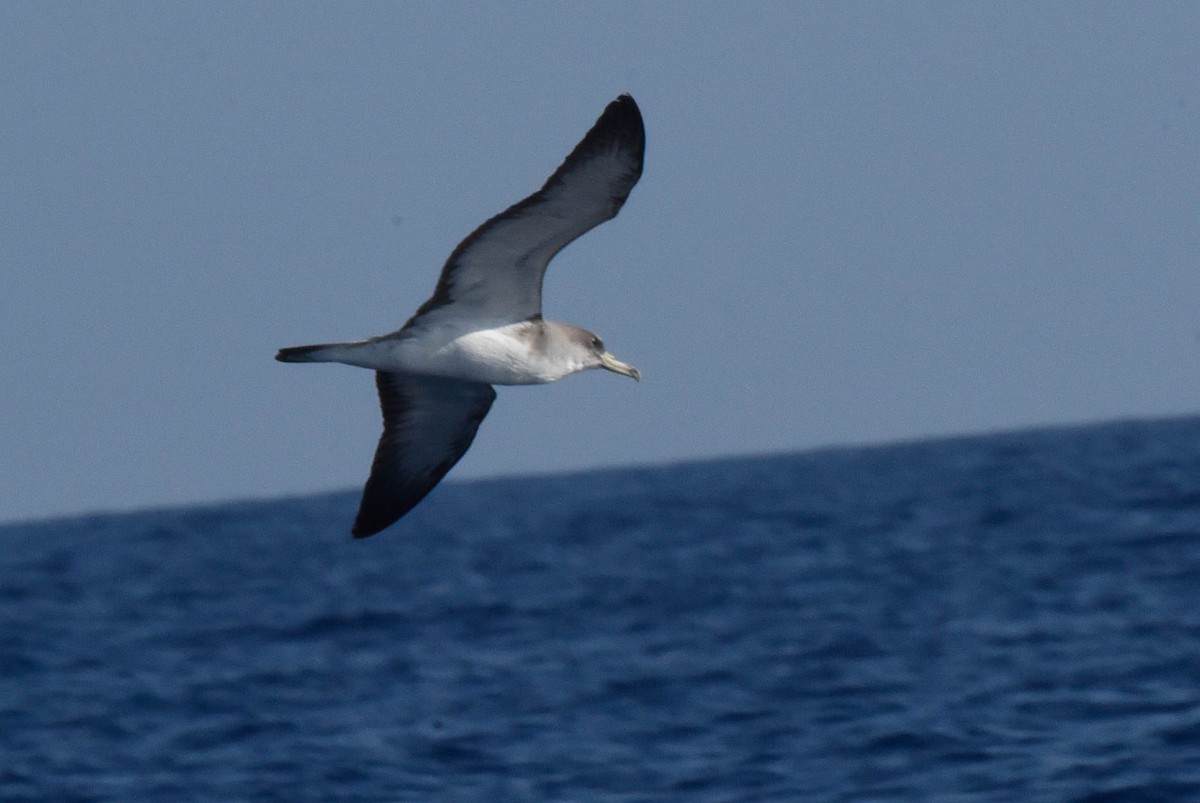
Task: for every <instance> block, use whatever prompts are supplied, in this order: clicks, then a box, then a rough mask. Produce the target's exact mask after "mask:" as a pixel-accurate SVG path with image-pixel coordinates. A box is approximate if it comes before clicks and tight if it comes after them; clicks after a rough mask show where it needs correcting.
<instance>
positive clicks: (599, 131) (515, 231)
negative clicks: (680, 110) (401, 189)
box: [409, 95, 646, 323]
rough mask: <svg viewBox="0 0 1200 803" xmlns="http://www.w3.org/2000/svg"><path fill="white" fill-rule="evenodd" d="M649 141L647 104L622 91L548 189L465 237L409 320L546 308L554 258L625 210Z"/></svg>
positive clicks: (516, 316)
mask: <svg viewBox="0 0 1200 803" xmlns="http://www.w3.org/2000/svg"><path fill="white" fill-rule="evenodd" d="M645 149H646V133H645V131H644V129H643V127H642V115H641V112H640V111H638V107H637V104H636V103H634V102H633V98H631V97H630V96H629V95H621V96H620V97H618V98H617V99H616V100H614V101H613V102H612V103H610V104H608V106H607V107H606V108H605V109H604V113H603V114H601V115H600V119H598V120H597V121H596V124H595V125H593V126H592V129H591V130H590V131H588V132H587V134H586V135H585V136H584V138H583V139H582V140H581V141H580V143H579V144H578V145H576V146H575V150H573V151H571V154H570V155H569V156H568V157H567V158H566V160H565V161H564V162H563V163H562V164H561V165H560V166H559V168H558V169H557V170H555V171H554V174H553V175H552V176H550V178H549V179H547V180H546V183H545V185H544V186H543V187H542V188H541V189H540V190H538V191H537V192H535V193H534V194H533V195H530V196H529V197H528V198H526V199H525V200H523V201H520V202H518V203H516V204H513V205H512V206H510V207H509V208H508V209H506V210H504V211H503V212H501V213H500V214H498V215H496V216H495V217H493V218H492V219H491V220H488V221H487V222H486V223H484V224H483V225H481V226H480V227H479V228H477V229H475V231H473V232H471V233H470V234H469V235H468V236H467V238H466V239H465V240H463V241H462V242H461V243H459V244H458V247H457V248H455V249H454V253H452V254H451V255H450V258H449V259H448V260H447V261H446V265H445V267H443V268H442V275H441V277H440V278H439V279H438V284H437V289H436V290H434V293H433V296H432V297H431V298H430V299H429V300H428V301H426V302H425V303H424V304H423V305H421V308H420V309H419V310H417V313H416V315H414V316H413V319H412V320H410V321H409V323H412V321H415V320H416V319H417V318H419V317H420V316H421V315H424V314H425V313H428V312H432V311H434V310H436V309H438V308H439V307H443V306H446V305H448V304H456V305H466V306H469V307H471V308H472V309H474V310H477V311H478V313H479V314H480V315H484V316H489V317H491V316H492V315H494V316H495V317H497V318H500V319H504V320H510V321H514V322H515V321H520V320H524V319H526V318H529V317H531V316H533V315H537V314H539V313H541V310H542V277H543V276H544V275H545V273H546V266H547V265H548V264H549V263H550V260H551V259H553V258H554V255H555V254H557V253H558V252H559V251H561V250H562V249H563V248H564V247H565V246H566V245H567V244H568V243H570V242H571V241H572V240H574V239H575V238H576V237H578V236H580V235H581V234H583V233H584V232H586V231H588V230H590V229H592V228H595V227H596V226H598V225H599V224H601V223H603V222H604V221H606V220H610V219H611V218H613V217H614V216H615V215H616V214H617V212H618V210H620V208H621V205H622V204H624V203H625V199H626V198H627V197H628V196H629V192H630V190H632V189H633V185H634V184H636V183H637V180H638V177H640V176H641V174H642V157H643V154H644V153H645Z"/></svg>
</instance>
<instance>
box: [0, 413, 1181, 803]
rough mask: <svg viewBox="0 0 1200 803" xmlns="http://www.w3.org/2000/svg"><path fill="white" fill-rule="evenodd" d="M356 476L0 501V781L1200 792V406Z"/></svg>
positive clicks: (900, 793) (41, 788) (118, 786)
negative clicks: (406, 490)
mask: <svg viewBox="0 0 1200 803" xmlns="http://www.w3.org/2000/svg"><path fill="white" fill-rule="evenodd" d="M250 491H252V489H248V492H250ZM356 504H357V492H346V493H337V494H330V495H323V496H314V497H307V498H296V499H284V500H278V501H270V502H253V503H233V504H220V505H211V506H206V507H194V508H187V509H172V510H154V511H147V512H139V513H131V514H122V515H96V516H84V517H80V518H72V519H62V520H54V521H40V522H31V523H18V524H10V525H7V526H3V527H0V545H2V547H3V548H2V550H0V800H3V801H35V800H36V801H306V800H314V801H325V800H338V801H407V800H414V801H424V800H431V801H433V800H436V801H701V802H707V801H714V802H715V801H807V800H818V801H1075V802H1077V803H1085V801H1086V802H1087V803H1100V802H1101V801H1200V418H1184V419H1173V420H1159V421H1141V422H1136V421H1135V422H1120V423H1111V424H1103V425H1093V426H1086V427H1073V428H1059V429H1044V430H1036V431H1028V432H1015V433H1006V434H997V435H989V436H983V437H968V438H953V439H941V440H935V441H924V442H914V443H905V444H899V445H890V446H881V447H874V448H845V449H829V450H822V451H817V452H807V453H798V454H788V455H778V456H769V457H750V458H741V459H727V460H719V461H708V462H696V463H684V464H679V465H670V466H663V467H654V468H633V469H624V470H607V471H597V472H588V473H579V474H571V475H564V476H556V477H536V478H523V479H505V480H490V481H476V482H462V483H453V482H451V483H447V484H445V485H444V486H443V487H441V488H439V489H438V490H436V491H435V492H434V493H433V495H431V496H430V497H429V499H427V500H426V502H425V503H423V504H422V505H421V506H420V507H418V508H417V509H416V510H415V511H414V512H413V513H412V514H410V515H409V516H408V517H407V518H405V519H404V520H403V521H402V522H401V523H400V525H398V526H397V527H394V528H392V529H391V530H388V531H386V532H384V533H382V534H380V535H378V536H375V537H372V538H369V539H365V540H362V541H352V540H351V538H350V536H349V533H348V530H349V526H350V523H351V521H352V519H353V515H354V510H355V506H356Z"/></svg>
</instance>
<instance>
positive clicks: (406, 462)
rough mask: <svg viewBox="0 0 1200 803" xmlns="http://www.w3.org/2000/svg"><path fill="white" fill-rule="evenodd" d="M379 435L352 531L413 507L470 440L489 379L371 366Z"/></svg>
mask: <svg viewBox="0 0 1200 803" xmlns="http://www.w3.org/2000/svg"><path fill="white" fill-rule="evenodd" d="M375 384H376V386H377V387H378V388H379V406H380V408H381V409H382V411H383V435H382V436H381V437H380V438H379V445H378V447H376V449H375V461H374V463H372V465H371V476H370V477H369V478H368V479H367V484H366V487H365V488H364V489H363V497H362V502H361V503H360V504H359V507H358V516H357V517H356V518H355V520H354V529H353V530H352V532H353V533H354V536H355V537H356V538H365V537H366V536H368V535H374V534H375V533H377V532H379V531H380V530H382V529H384V528H385V527H388V526H389V525H391V524H392V523H394V522H395V521H396V520H397V519H399V518H400V517H401V516H403V515H404V514H405V513H407V512H408V511H410V510H412V509H413V508H414V507H415V506H416V504H417V503H418V502H420V501H421V500H422V499H424V498H425V495H426V494H428V493H429V492H430V491H431V490H433V486H435V485H437V484H438V482H439V481H441V479H442V477H444V476H446V472H447V471H449V470H450V468H451V467H452V466H453V465H454V464H455V463H457V462H458V460H459V458H461V457H462V456H463V453H464V452H466V451H467V449H468V447H470V445H471V441H473V440H475V432H476V430H478V429H479V422H480V421H482V420H483V418H484V416H486V415H487V413H488V410H490V409H491V407H492V402H493V401H494V400H495V398H496V391H495V390H493V389H492V386H491V385H487V384H484V383H482V382H462V381H459V380H455V379H440V378H438V377H432V376H414V375H411V374H398V373H391V372H387V371H376V372H375Z"/></svg>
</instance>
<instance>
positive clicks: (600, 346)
mask: <svg viewBox="0 0 1200 803" xmlns="http://www.w3.org/2000/svg"><path fill="white" fill-rule="evenodd" d="M592 348H594V349H595V350H596V351H604V341H602V340H601V339H600V338H598V337H593V338H592Z"/></svg>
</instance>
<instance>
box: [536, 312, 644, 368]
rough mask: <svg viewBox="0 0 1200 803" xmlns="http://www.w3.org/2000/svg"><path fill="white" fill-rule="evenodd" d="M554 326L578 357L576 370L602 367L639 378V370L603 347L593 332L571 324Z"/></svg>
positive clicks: (601, 341)
mask: <svg viewBox="0 0 1200 803" xmlns="http://www.w3.org/2000/svg"><path fill="white" fill-rule="evenodd" d="M556 328H558V330H559V332H561V333H562V334H563V335H564V336H565V337H566V339H567V341H568V342H569V343H570V346H569V348H570V349H571V351H572V352H573V353H574V355H575V356H577V357H578V359H579V367H578V368H577V369H576V370H578V371H585V370H587V369H589V368H603V369H605V370H607V371H612V372H613V373H614V374H623V375H624V376H628V377H630V378H632V379H636V380H638V381H640V380H641V378H642V374H641V372H640V371H638V369H636V368H634V367H633V366H632V365H630V364H629V363H626V362H621V361H620V360H618V359H617V358H616V357H614V356H613V355H612V354H611V353H609V351H608V349H606V348H604V341H603V340H601V339H600V338H599V337H597V336H596V334H595V333H594V332H589V331H588V330H587V329H583V328H581V327H578V326H572V325H571V324H556Z"/></svg>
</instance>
